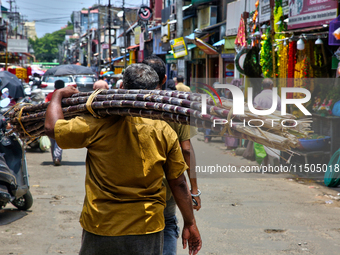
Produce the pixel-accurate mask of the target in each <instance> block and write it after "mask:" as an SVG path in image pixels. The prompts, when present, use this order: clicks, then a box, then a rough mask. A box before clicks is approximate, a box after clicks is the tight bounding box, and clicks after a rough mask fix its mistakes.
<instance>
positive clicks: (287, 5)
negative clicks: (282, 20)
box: [282, 0, 289, 15]
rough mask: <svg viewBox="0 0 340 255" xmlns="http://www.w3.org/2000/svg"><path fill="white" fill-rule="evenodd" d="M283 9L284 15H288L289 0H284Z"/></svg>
mask: <svg viewBox="0 0 340 255" xmlns="http://www.w3.org/2000/svg"><path fill="white" fill-rule="evenodd" d="M282 11H283V15H288V13H289V0H282Z"/></svg>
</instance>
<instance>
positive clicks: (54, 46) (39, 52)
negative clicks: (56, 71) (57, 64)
mask: <svg viewBox="0 0 340 255" xmlns="http://www.w3.org/2000/svg"><path fill="white" fill-rule="evenodd" d="M66 30H73V25H72V24H71V23H69V22H68V26H67V27H66V28H63V29H60V30H57V31H55V32H53V33H47V34H45V35H44V36H43V37H41V38H36V39H35V40H33V39H31V38H29V44H30V45H31V47H32V48H33V50H34V55H35V57H36V61H38V62H52V61H53V60H54V59H58V52H59V50H58V45H60V44H62V42H63V41H64V40H65V34H66Z"/></svg>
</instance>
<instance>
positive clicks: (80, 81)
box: [74, 75, 98, 92]
mask: <svg viewBox="0 0 340 255" xmlns="http://www.w3.org/2000/svg"><path fill="white" fill-rule="evenodd" d="M97 80H98V79H97V78H96V77H95V76H94V75H75V76H74V81H75V83H76V84H77V89H78V90H79V91H80V92H88V91H92V90H93V83H95V82H96V81H97Z"/></svg>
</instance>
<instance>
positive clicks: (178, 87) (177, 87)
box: [176, 82, 190, 92]
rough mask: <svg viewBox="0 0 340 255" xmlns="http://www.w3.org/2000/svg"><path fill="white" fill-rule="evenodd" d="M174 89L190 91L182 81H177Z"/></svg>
mask: <svg viewBox="0 0 340 255" xmlns="http://www.w3.org/2000/svg"><path fill="white" fill-rule="evenodd" d="M176 89H177V90H178V91H184V92H190V87H189V86H187V85H184V83H182V82H179V83H177V85H176Z"/></svg>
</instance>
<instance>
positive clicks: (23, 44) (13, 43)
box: [7, 39, 28, 53]
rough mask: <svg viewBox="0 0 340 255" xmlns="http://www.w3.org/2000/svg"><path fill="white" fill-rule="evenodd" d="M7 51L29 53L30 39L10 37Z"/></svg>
mask: <svg viewBox="0 0 340 255" xmlns="http://www.w3.org/2000/svg"><path fill="white" fill-rule="evenodd" d="M7 51H8V52H24V53H28V40H27V39H8V44H7Z"/></svg>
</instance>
